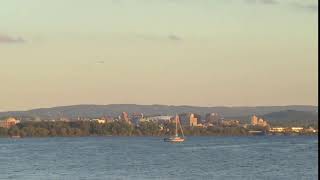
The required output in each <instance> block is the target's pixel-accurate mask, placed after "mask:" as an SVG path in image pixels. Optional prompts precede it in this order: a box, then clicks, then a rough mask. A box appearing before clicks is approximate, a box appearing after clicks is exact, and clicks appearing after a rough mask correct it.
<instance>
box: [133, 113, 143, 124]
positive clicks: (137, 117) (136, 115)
mask: <svg viewBox="0 0 320 180" xmlns="http://www.w3.org/2000/svg"><path fill="white" fill-rule="evenodd" d="M143 118H144V116H143V113H133V114H132V115H131V121H132V122H133V123H134V124H138V123H139V122H140V120H141V119H143Z"/></svg>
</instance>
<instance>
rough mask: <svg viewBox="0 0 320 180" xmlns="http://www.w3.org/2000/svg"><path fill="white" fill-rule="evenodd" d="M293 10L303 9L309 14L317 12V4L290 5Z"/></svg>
mask: <svg viewBox="0 0 320 180" xmlns="http://www.w3.org/2000/svg"><path fill="white" fill-rule="evenodd" d="M292 5H293V6H294V7H295V8H298V9H303V10H306V11H309V12H318V5H317V4H300V3H292Z"/></svg>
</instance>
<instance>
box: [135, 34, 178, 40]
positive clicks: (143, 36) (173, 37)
mask: <svg viewBox="0 0 320 180" xmlns="http://www.w3.org/2000/svg"><path fill="white" fill-rule="evenodd" d="M136 37H138V38H140V39H144V40H149V41H156V40H170V41H181V40H182V38H181V37H180V36H177V35H175V34H169V35H167V36H160V35H150V34H137V35H136Z"/></svg>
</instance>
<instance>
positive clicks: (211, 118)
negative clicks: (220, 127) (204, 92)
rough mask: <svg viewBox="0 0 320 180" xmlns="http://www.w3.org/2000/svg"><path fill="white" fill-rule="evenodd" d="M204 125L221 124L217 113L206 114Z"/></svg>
mask: <svg viewBox="0 0 320 180" xmlns="http://www.w3.org/2000/svg"><path fill="white" fill-rule="evenodd" d="M205 123H211V124H215V125H217V124H220V123H221V117H220V115H219V114H218V113H208V114H206V119H205Z"/></svg>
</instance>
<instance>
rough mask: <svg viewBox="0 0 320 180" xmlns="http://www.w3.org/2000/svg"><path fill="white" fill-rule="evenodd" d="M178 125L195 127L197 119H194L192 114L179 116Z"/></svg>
mask: <svg viewBox="0 0 320 180" xmlns="http://www.w3.org/2000/svg"><path fill="white" fill-rule="evenodd" d="M179 118H180V123H181V125H182V126H197V125H198V118H196V117H195V114H193V113H187V114H181V115H179Z"/></svg>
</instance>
